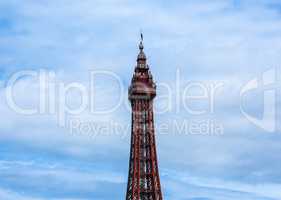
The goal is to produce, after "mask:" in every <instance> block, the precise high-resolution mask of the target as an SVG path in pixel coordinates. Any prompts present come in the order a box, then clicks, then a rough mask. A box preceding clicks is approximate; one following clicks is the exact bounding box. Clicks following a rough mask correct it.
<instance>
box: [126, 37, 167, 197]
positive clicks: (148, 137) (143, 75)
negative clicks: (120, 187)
mask: <svg viewBox="0 0 281 200" xmlns="http://www.w3.org/2000/svg"><path fill="white" fill-rule="evenodd" d="M143 48H144V47H143V37H142V35H141V42H140V44H139V49H140V52H139V55H138V58H137V66H136V67H135V71H134V75H133V78H132V82H131V86H130V87H129V100H130V102H131V106H132V130H131V131H132V133H131V151H130V161H129V175H128V185H127V195H126V200H162V199H163V198H162V193H161V185H160V178H159V172H158V164H157V153H156V143H155V134H154V119H153V99H154V97H155V96H156V85H155V83H154V81H153V77H152V74H151V72H150V70H149V66H148V65H147V64H146V56H145V54H144V51H143Z"/></svg>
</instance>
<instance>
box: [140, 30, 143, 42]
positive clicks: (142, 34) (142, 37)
mask: <svg viewBox="0 0 281 200" xmlns="http://www.w3.org/2000/svg"><path fill="white" fill-rule="evenodd" d="M140 35H141V41H143V33H142V30H141V31H140Z"/></svg>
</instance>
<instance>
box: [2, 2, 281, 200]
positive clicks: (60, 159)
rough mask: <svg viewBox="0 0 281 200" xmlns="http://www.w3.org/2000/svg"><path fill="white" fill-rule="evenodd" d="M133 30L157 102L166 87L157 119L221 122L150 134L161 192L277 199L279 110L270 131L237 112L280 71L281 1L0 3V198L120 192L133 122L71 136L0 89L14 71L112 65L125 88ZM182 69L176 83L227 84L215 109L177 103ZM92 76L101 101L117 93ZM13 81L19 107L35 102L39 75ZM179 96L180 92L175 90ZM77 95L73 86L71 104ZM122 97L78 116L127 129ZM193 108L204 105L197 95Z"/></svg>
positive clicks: (257, 102) (64, 76)
mask: <svg viewBox="0 0 281 200" xmlns="http://www.w3.org/2000/svg"><path fill="white" fill-rule="evenodd" d="M140 30H142V31H143V33H144V44H145V52H146V55H147V57H148V62H149V64H150V66H151V70H152V73H153V75H154V79H155V80H156V82H157V83H158V86H159V85H160V86H159V87H158V94H159V98H156V100H155V101H156V102H155V103H156V110H157V109H159V110H161V108H162V107H163V106H164V107H165V105H166V103H167V101H166V100H167V99H166V98H165V97H163V96H162V95H165V94H166V93H167V91H166V90H165V88H164V87H161V84H162V83H165V84H168V85H169V86H170V87H171V88H172V96H171V100H170V101H169V102H170V103H171V109H170V110H169V111H167V112H165V113H157V112H156V115H155V120H156V121H155V123H156V125H157V124H158V125H161V124H169V123H172V122H174V121H176V122H179V123H180V122H184V121H185V120H193V119H194V120H203V121H204V120H206V119H207V120H215V121H217V122H218V123H219V124H222V125H223V129H224V131H223V134H218V135H192V134H189V133H188V132H183V133H179V132H177V131H176V130H174V129H173V127H170V126H169V127H168V128H167V130H165V131H163V130H162V131H160V130H159V131H157V148H158V157H159V168H160V174H161V184H162V188H163V193H164V198H165V199H169V200H237V199H239V200H278V199H281V171H280V167H281V155H280V152H281V135H280V128H281V127H280V125H279V124H280V120H281V119H280V118H279V116H280V113H279V112H277V114H276V116H277V128H276V130H275V131H274V132H271V133H270V132H267V131H266V130H263V129H262V128H260V127H257V126H256V125H255V124H253V123H251V122H250V121H249V120H247V119H246V118H245V116H243V114H242V113H241V111H240V104H241V101H240V97H239V92H240V90H241V87H243V86H245V84H246V83H247V82H248V81H250V80H252V79H253V78H259V77H261V76H262V74H263V73H264V72H265V71H267V70H269V69H273V68H275V69H276V70H277V72H279V74H280V63H281V57H280V53H281V4H280V1H279V0H264V1H263V0H257V1H255V0H245V1H239V0H232V1H231V0H229V1H227V0H187V1H177V2H171V1H154V2H151V1H130V2H129V1H124V0H120V1H117V0H116V1H114V0H105V1H102V0H97V1H90V0H84V1H74V0H61V1H55V0H48V1H47V0H43V1H36V0H26V1H20V0H9V1H4V0H2V1H0V111H1V114H2V117H1V122H0V199H3V200H47V199H48V200H90V199H91V200H92V199H94V200H111V199H114V200H115V199H124V198H125V192H126V181H127V171H128V154H129V145H130V129H125V130H122V131H120V132H121V133H120V132H118V131H117V132H118V134H102V132H101V131H97V132H94V133H92V135H90V136H89V135H87V134H72V133H70V130H69V129H68V128H67V127H61V126H59V125H58V122H57V116H56V114H40V115H32V116H23V115H20V114H18V113H15V112H14V111H13V110H12V109H10V108H9V106H8V105H7V101H6V97H5V90H6V86H7V82H8V80H9V78H10V77H11V76H12V75H13V73H15V72H18V71H20V70H40V69H45V70H49V71H53V72H55V73H56V77H57V79H58V80H60V81H61V82H64V83H69V82H73V81H75V82H79V83H82V84H85V85H87V84H88V83H89V70H107V71H110V72H113V73H115V74H117V75H118V77H120V79H121V82H122V84H123V85H124V87H125V89H126V88H127V87H128V85H129V82H130V78H131V75H132V73H133V67H134V65H135V59H136V56H137V53H138V48H137V45H138V42H139V33H140ZM177 71H180V77H181V82H180V88H184V87H185V86H186V85H188V84H189V83H190V82H192V81H197V82H201V83H206V84H208V83H210V82H223V83H224V87H223V88H222V89H221V90H219V92H218V94H217V96H216V101H215V110H214V112H213V113H208V114H204V115H196V116H194V115H191V114H190V113H187V112H186V111H185V110H184V109H183V105H182V104H180V105H179V111H177V110H176V107H177V102H176V99H175V95H176V94H175V93H174V92H175V91H176V89H175V87H176V86H175V82H176V74H177ZM277 75H278V73H277ZM279 78H280V77H279ZM278 83H279V85H278V88H279V89H280V80H279V82H278ZM94 84H95V88H96V91H95V95H94V96H95V102H96V107H98V108H104V107H107V106H111V105H112V104H113V103H114V102H116V101H117V98H116V96H118V94H119V92H120V91H119V90H118V87H117V86H116V84H115V82H114V80H112V79H109V78H108V77H99V78H98V79H97V80H96V81H95V83H94ZM15 90H16V92H15V98H16V100H17V103H18V104H19V105H21V106H24V107H34V106H36V105H37V100H38V97H37V96H38V81H36V80H32V79H28V78H27V79H21V80H20V81H18V82H17V84H16V87H15ZM195 92H196V91H195ZM124 93H126V91H124ZM179 93H180V95H183V91H182V89H180V92H179ZM277 94H278V95H277V101H276V102H277V103H276V105H277V108H279V105H280V103H279V102H280V99H279V96H280V92H279V93H277ZM261 97H262V90H257V91H255V92H254V93H253V94H252V95H249V96H248V97H247V99H246V104H247V109H248V110H247V111H248V112H250V113H251V114H253V115H256V116H260V115H262V114H263V106H262V104H263V101H262V98H261ZM76 98H77V94H76V95H75V93H74V94H71V97H70V99H71V104H73V106H75V105H77V101H79V100H76ZM60 101H62V100H61V99H56V102H60ZM127 105H128V101H127V99H126V98H124V100H123V102H122V105H121V106H120V107H119V108H118V109H117V110H115V111H114V112H111V113H108V114H106V115H96V114H90V113H88V112H84V113H82V114H80V115H79V116H75V117H76V118H78V119H83V120H86V121H91V122H93V123H94V124H95V125H97V126H99V125H101V126H102V125H108V124H109V122H116V123H118V124H120V125H125V126H126V125H130V112H129V110H128V109H127ZM193 106H195V107H196V108H198V107H197V106H199V108H206V107H205V106H206V105H205V104H204V103H203V104H202V102H201V103H199V105H198V104H194V105H193ZM279 110H280V109H279ZM68 117H69V116H68ZM70 117H71V116H70Z"/></svg>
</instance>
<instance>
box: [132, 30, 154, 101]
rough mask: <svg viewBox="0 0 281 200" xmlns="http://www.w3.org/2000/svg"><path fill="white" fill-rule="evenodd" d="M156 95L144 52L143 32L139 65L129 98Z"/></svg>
mask: <svg viewBox="0 0 281 200" xmlns="http://www.w3.org/2000/svg"><path fill="white" fill-rule="evenodd" d="M155 96H156V85H155V83H154V81H153V77H152V74H151V72H150V70H149V66H148V65H147V63H146V55H145V53H144V45H143V34H142V33H141V40H140V43H139V54H138V57H137V65H136V67H135V71H134V74H133V78H132V81H131V86H130V88H129V99H130V100H133V99H153V98H154V97H155Z"/></svg>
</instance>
